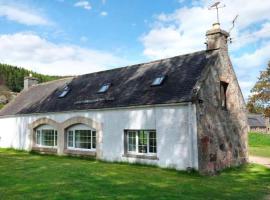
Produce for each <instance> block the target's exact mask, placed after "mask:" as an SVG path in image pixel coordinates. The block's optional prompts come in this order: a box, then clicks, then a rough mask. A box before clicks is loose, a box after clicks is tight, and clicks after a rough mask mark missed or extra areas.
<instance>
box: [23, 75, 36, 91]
mask: <svg viewBox="0 0 270 200" xmlns="http://www.w3.org/2000/svg"><path fill="white" fill-rule="evenodd" d="M37 84H38V79H37V78H35V77H32V74H29V76H26V77H24V86H23V89H24V90H27V89H29V88H30V87H32V86H34V85H37Z"/></svg>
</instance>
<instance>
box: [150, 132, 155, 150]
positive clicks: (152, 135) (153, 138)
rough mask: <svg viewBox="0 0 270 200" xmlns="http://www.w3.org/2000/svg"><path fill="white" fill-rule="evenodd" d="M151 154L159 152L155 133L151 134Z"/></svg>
mask: <svg viewBox="0 0 270 200" xmlns="http://www.w3.org/2000/svg"><path fill="white" fill-rule="evenodd" d="M149 152H150V153H156V152H157V139H156V132H155V131H151V132H149Z"/></svg>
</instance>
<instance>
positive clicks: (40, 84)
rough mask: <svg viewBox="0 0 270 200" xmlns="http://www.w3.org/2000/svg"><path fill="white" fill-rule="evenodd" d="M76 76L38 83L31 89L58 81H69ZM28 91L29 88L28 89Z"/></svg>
mask: <svg viewBox="0 0 270 200" xmlns="http://www.w3.org/2000/svg"><path fill="white" fill-rule="evenodd" d="M75 77H76V76H69V77H65V78H60V79H55V80H52V81H47V82H43V83H38V84H36V85H33V86H32V87H37V86H42V85H47V84H51V83H54V82H58V81H63V80H65V79H71V78H75ZM29 89H30V88H29Z"/></svg>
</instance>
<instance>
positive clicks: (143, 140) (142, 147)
mask: <svg viewBox="0 0 270 200" xmlns="http://www.w3.org/2000/svg"><path fill="white" fill-rule="evenodd" d="M138 140H139V144H138V149H139V153H147V144H148V141H147V132H145V131H139V133H138Z"/></svg>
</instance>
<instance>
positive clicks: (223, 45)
mask: <svg viewBox="0 0 270 200" xmlns="http://www.w3.org/2000/svg"><path fill="white" fill-rule="evenodd" d="M229 36H230V34H229V33H228V32H226V31H224V30H222V29H221V28H220V24H219V23H214V24H213V26H212V28H211V29H210V30H208V31H207V32H206V38H207V41H206V49H207V50H215V49H222V50H225V51H228V44H227V43H228V37H229Z"/></svg>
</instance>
